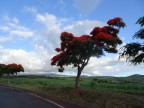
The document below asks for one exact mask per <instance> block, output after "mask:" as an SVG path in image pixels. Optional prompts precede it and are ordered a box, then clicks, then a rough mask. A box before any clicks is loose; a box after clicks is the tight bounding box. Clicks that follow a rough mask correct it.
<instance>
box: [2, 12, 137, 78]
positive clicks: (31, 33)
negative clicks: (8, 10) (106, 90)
mask: <svg viewBox="0 0 144 108" xmlns="http://www.w3.org/2000/svg"><path fill="white" fill-rule="evenodd" d="M34 12H35V11H34ZM33 15H34V18H35V19H33V21H34V23H35V25H37V26H36V28H33V30H31V29H30V28H29V27H25V26H23V25H21V24H20V21H19V19H18V18H9V17H7V19H6V22H5V24H4V25H2V26H1V27H0V29H1V30H2V32H4V33H5V32H6V33H7V34H12V35H15V36H18V35H19V36H20V37H21V38H24V39H25V38H29V37H31V40H32V43H33V46H34V49H33V50H31V51H26V50H24V49H8V48H4V47H3V46H0V60H1V63H7V64H8V63H13V62H15V63H20V64H22V65H23V66H24V68H25V71H26V73H33V74H34V73H37V74H41V73H50V72H56V73H57V72H58V71H57V68H58V67H56V66H51V58H52V57H53V56H54V55H56V54H57V53H56V51H55V50H54V49H55V48H56V47H59V46H60V33H61V32H63V31H68V32H72V33H73V34H74V35H75V36H81V35H83V34H89V33H90V31H91V30H92V29H93V27H95V26H104V25H105V23H103V22H100V21H96V20H93V21H91V20H83V21H73V20H71V19H68V18H58V17H56V16H55V15H53V14H50V13H39V12H36V13H35V14H33ZM26 36H27V37H26ZM9 39H14V37H13V36H12V37H11V38H10V37H3V36H2V37H1V38H0V41H1V42H2V41H3V42H5V41H8V40H9ZM126 64H127V63H125V61H124V60H121V61H119V60H118V56H117V55H115V56H105V57H102V58H99V59H98V58H94V57H92V58H91V59H90V61H89V64H88V65H87V66H86V67H85V69H84V70H83V72H82V75H91V76H93V75H120V74H122V73H123V74H125V73H129V72H130V70H131V66H130V65H126ZM133 70H135V72H137V71H138V69H137V68H133ZM76 72H77V70H76V69H74V68H72V67H71V66H69V67H66V68H65V72H64V73H62V74H67V75H76Z"/></svg>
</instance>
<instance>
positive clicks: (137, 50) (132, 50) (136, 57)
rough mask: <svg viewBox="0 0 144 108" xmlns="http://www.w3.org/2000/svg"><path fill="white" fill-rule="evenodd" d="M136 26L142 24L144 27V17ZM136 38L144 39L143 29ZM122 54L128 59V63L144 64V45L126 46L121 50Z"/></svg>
mask: <svg viewBox="0 0 144 108" xmlns="http://www.w3.org/2000/svg"><path fill="white" fill-rule="evenodd" d="M136 24H140V25H141V27H142V26H144V17H141V18H140V19H138V21H137V22H136ZM133 37H134V38H138V39H142V40H143V39H144V28H141V29H140V30H139V31H138V32H136V33H135V35H134V36H133ZM121 51H122V53H120V58H121V57H126V61H128V62H130V63H132V64H134V65H137V64H140V63H144V43H138V42H131V43H128V44H126V45H125V46H123V47H122V48H121Z"/></svg>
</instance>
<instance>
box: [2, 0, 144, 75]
mask: <svg viewBox="0 0 144 108" xmlns="http://www.w3.org/2000/svg"><path fill="white" fill-rule="evenodd" d="M143 4H144V1H143V0H0V63H4V64H9V63H17V64H22V65H23V67H24V69H25V72H24V73H25V74H49V73H56V74H60V75H76V73H77V70H76V69H74V68H72V67H71V66H69V67H65V71H64V72H63V73H59V72H58V67H56V66H51V58H52V57H53V56H54V55H56V54H57V52H56V51H55V50H54V49H55V48H57V47H60V34H61V32H63V31H67V32H71V33H73V34H74V35H75V36H81V35H83V34H89V33H90V32H91V31H92V29H93V28H94V27H96V26H99V27H102V26H105V25H106V22H107V21H108V20H109V19H112V18H114V17H121V18H122V19H123V21H124V22H125V23H126V27H125V28H124V29H121V30H120V33H119V37H120V38H121V39H122V41H123V44H122V45H121V46H119V47H118V49H119V48H121V47H122V46H123V45H125V44H126V43H128V42H133V41H135V42H141V40H136V39H135V40H134V39H132V36H133V35H134V33H135V32H137V31H138V30H139V29H140V26H139V25H136V24H135V23H136V21H137V20H138V18H140V17H142V16H143V10H144V6H143ZM118 57H119V54H118V53H117V54H105V56H103V57H101V58H91V59H90V61H89V63H88V65H87V66H86V67H85V69H84V70H83V72H82V75H89V76H129V75H132V74H144V73H143V69H144V65H143V64H141V65H138V66H134V65H132V64H130V63H127V62H125V60H124V59H121V60H118Z"/></svg>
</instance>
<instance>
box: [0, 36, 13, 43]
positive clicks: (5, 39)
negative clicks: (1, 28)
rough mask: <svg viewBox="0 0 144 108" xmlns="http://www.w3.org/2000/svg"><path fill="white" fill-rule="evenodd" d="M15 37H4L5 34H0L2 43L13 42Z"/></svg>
mask: <svg viewBox="0 0 144 108" xmlns="http://www.w3.org/2000/svg"><path fill="white" fill-rule="evenodd" d="M12 41H13V39H12V38H11V37H4V36H0V43H8V42H12Z"/></svg>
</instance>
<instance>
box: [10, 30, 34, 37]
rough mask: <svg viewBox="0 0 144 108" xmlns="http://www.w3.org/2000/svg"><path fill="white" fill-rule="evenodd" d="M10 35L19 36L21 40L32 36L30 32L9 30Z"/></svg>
mask: <svg viewBox="0 0 144 108" xmlns="http://www.w3.org/2000/svg"><path fill="white" fill-rule="evenodd" d="M10 34H11V35H16V36H20V37H22V38H29V37H32V36H33V32H31V31H28V30H26V31H24V30H11V31H10Z"/></svg>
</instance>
